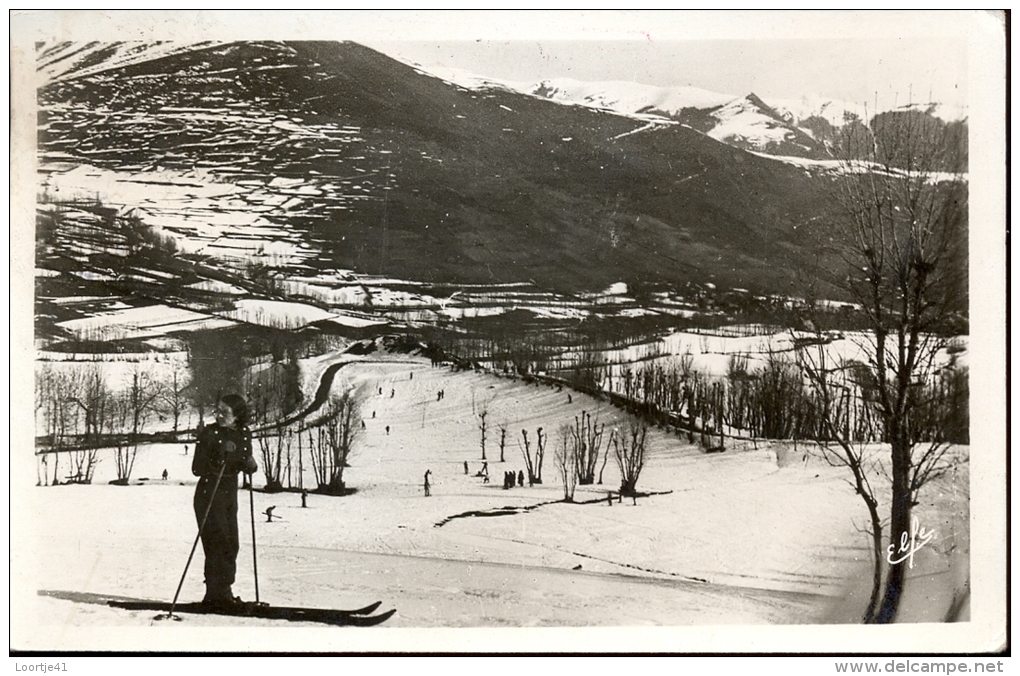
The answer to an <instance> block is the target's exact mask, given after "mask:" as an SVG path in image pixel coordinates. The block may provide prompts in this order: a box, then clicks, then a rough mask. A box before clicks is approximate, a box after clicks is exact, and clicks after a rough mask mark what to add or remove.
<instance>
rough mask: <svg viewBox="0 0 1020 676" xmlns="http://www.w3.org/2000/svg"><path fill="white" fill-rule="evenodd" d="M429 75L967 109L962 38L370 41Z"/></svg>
mask: <svg viewBox="0 0 1020 676" xmlns="http://www.w3.org/2000/svg"><path fill="white" fill-rule="evenodd" d="M365 44H367V45H368V46H369V47H372V48H374V49H377V50H379V51H382V52H384V53H386V54H389V55H391V56H395V57H398V58H401V59H404V60H409V61H413V62H416V63H419V64H421V65H423V66H425V67H435V66H441V67H446V68H461V69H464V70H469V71H472V72H474V73H476V74H479V75H484V76H488V77H492V78H498V79H503V80H512V81H522V82H529V83H532V82H537V81H539V80H543V79H547V78H560V77H569V78H574V79H577V80H585V81H599V80H625V81H633V82H641V83H644V84H652V85H659V86H691V87H699V88H702V89H707V90H710V91H715V92H719V93H723V94H732V95H734V96H738V95H745V94H748V93H751V92H754V93H755V94H757V95H759V96H761V97H763V98H766V99H768V98H773V99H775V98H800V97H802V96H805V95H820V96H825V97H831V98H836V99H843V100H847V101H853V102H855V103H865V102H866V103H869V104H871V103H874V101H875V97H876V96H878V98H879V102H880V103H883V104H887V105H888V104H889V103H890V102H891V103H894V104H895V103H896V102H897V101H898V102H899V103H900V104H902V103H907V102H908V101H910V100H912V101H914V102H917V101H930V100H936V101H941V102H945V103H953V104H956V105H965V104H966V95H967V43H966V41H965V40H963V39H961V38H942V37H939V38H924V37H906V38H879V39H826V40H817V39H727V40H717V39H711V40H678V39H670V38H666V39H662V40H659V39H654V38H647V39H640V40H638V39H589V40H576V39H574V40H557V39H549V40H546V39H539V40H535V39H502V40H500V39H482V38H478V39H474V40H459V41H450V40H433V41H426V40H367V41H365Z"/></svg>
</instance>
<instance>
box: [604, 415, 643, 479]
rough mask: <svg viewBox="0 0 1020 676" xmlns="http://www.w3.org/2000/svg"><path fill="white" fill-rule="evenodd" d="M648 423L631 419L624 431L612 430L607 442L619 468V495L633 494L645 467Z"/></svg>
mask: <svg viewBox="0 0 1020 676" xmlns="http://www.w3.org/2000/svg"><path fill="white" fill-rule="evenodd" d="M647 438H648V424H647V423H644V422H637V421H631V423H630V425H629V428H628V430H627V432H626V433H617V431H616V430H613V434H612V436H610V437H609V444H610V445H611V446H612V447H613V455H614V456H615V457H616V464H617V466H618V467H619V468H620V495H635V494H636V492H637V482H638V478H639V477H640V476H641V470H643V469H644V467H645V449H646V444H647Z"/></svg>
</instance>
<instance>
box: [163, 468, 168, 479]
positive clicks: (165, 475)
mask: <svg viewBox="0 0 1020 676" xmlns="http://www.w3.org/2000/svg"><path fill="white" fill-rule="evenodd" d="M169 478H170V473H169V472H167V471H166V470H165V469H164V470H163V481H166V480H167V479H169Z"/></svg>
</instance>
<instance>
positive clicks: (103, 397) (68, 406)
mask: <svg viewBox="0 0 1020 676" xmlns="http://www.w3.org/2000/svg"><path fill="white" fill-rule="evenodd" d="M172 371H173V372H172V374H171V375H172V377H171V378H170V379H169V380H168V381H158V380H155V379H153V378H152V376H151V375H150V374H149V373H148V372H147V371H146V370H145V369H144V368H143V367H142V366H138V367H136V368H135V369H134V370H133V371H132V372H131V373H130V375H129V380H128V383H127V386H126V387H125V388H123V389H120V390H114V389H112V388H111V387H110V386H109V384H108V383H107V381H106V378H105V376H104V373H103V370H102V368H101V366H100V365H99V364H88V365H84V366H74V367H68V368H59V369H58V368H54V367H53V366H51V365H48V364H47V365H43V366H42V367H41V368H40V370H39V372H38V373H37V375H36V387H35V411H36V418H37V420H39V421H40V422H41V423H42V425H43V430H44V433H43V436H44V438H45V441H46V448H44V449H41V450H40V451H39V452H38V454H39V462H40V468H39V469H40V476H39V482H40V483H41V484H50V483H53V484H56V483H61V478H60V471H61V469H60V459H61V454H63V455H65V456H66V457H67V460H68V462H69V465H70V467H69V474H68V475H67V476H66V478H65V479H66V481H70V482H74V483H91V481H92V478H93V475H94V472H95V469H96V466H97V464H98V462H99V456H98V449H99V448H101V447H104V446H113V448H114V459H115V462H116V470H117V480H118V481H121V482H126V481H127V480H128V479H129V478H130V476H131V471H132V469H133V467H134V461H135V457H136V456H137V453H138V444H139V441H140V440H141V439H142V437H143V435H144V434H145V432H146V429H147V427H148V425H149V423H150V422H151V420H152V418H153V417H154V416H163V417H166V416H169V417H171V418H172V419H173V425H174V431H175V432H176V431H177V427H178V424H179V422H180V418H181V415H182V413H183V412H184V410H185V406H184V388H185V386H186V380H185V378H186V376H185V374H184V371H183V369H177V368H174V369H172Z"/></svg>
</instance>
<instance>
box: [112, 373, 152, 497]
mask: <svg viewBox="0 0 1020 676" xmlns="http://www.w3.org/2000/svg"><path fill="white" fill-rule="evenodd" d="M160 390H161V388H160V386H159V383H156V382H154V381H153V380H152V377H151V376H150V375H149V374H148V373H147V372H145V371H144V370H142V368H141V366H136V367H135V369H134V371H133V372H132V374H131V382H130V385H129V386H128V389H127V391H126V392H125V393H124V395H123V396H122V397H120V401H119V402H118V404H119V408H120V409H121V411H120V413H121V419H122V421H123V422H122V426H123V427H127V431H128V435H127V438H126V439H123V440H122V439H118V440H117V444H116V448H115V453H114V455H115V458H116V461H117V481H118V482H119V483H127V481H128V480H129V479H130V478H131V471H132V470H133V469H134V466H135V458H136V457H137V455H138V443H139V440H140V437H141V434H142V431H143V429H144V428H145V424H146V423H147V422H148V418H149V414H150V413H151V412H152V410H153V409H154V407H155V404H156V400H157V399H158V398H159V397H160V396H161V392H160Z"/></svg>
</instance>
